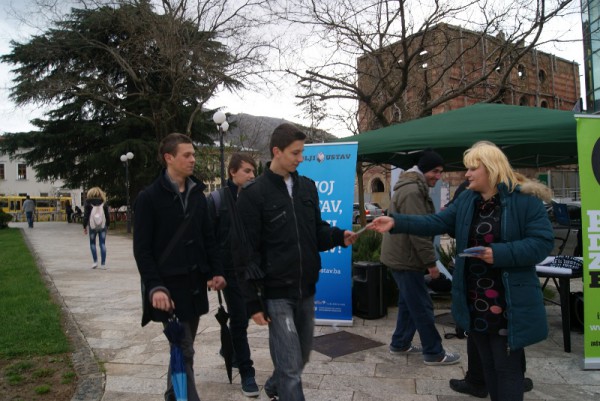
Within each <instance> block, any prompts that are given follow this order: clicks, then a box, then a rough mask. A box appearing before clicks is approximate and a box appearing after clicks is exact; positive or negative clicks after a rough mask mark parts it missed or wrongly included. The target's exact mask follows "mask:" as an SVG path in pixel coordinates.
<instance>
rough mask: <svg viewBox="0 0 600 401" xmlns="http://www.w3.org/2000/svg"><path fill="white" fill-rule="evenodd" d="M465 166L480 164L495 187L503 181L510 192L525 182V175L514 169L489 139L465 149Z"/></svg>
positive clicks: (474, 166) (475, 166)
mask: <svg viewBox="0 0 600 401" xmlns="http://www.w3.org/2000/svg"><path fill="white" fill-rule="evenodd" d="M463 163H464V165H465V167H466V168H477V167H479V165H480V164H483V167H485V169H486V170H487V172H488V174H489V180H490V181H489V183H490V186H492V188H495V187H496V186H497V185H498V184H499V183H504V184H506V186H507V187H508V190H509V191H510V192H512V191H513V190H514V189H515V187H516V186H517V185H520V184H523V183H524V182H525V180H526V179H525V176H523V175H522V174H520V173H517V172H516V171H514V170H513V169H512V167H511V165H510V163H509V161H508V158H507V157H506V155H505V154H504V152H502V150H500V148H499V147H497V146H496V145H495V144H493V143H492V142H489V141H480V142H477V143H475V144H474V145H473V146H471V148H469V149H467V150H466V151H465V153H464V155H463Z"/></svg>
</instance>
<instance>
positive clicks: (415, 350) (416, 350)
mask: <svg viewBox="0 0 600 401" xmlns="http://www.w3.org/2000/svg"><path fill="white" fill-rule="evenodd" d="M422 353H423V347H421V346H418V345H411V346H409V347H408V348H396V347H394V346H393V345H390V354H393V355H404V354H422Z"/></svg>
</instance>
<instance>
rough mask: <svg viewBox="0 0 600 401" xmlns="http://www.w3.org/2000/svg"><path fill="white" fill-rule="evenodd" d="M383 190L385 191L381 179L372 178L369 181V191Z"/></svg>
mask: <svg viewBox="0 0 600 401" xmlns="http://www.w3.org/2000/svg"><path fill="white" fill-rule="evenodd" d="M383 191H385V185H383V182H382V181H381V179H379V178H374V179H373V181H371V192H383Z"/></svg>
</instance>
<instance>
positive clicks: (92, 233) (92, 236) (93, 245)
mask: <svg viewBox="0 0 600 401" xmlns="http://www.w3.org/2000/svg"><path fill="white" fill-rule="evenodd" d="M98 234H100V235H98ZM88 235H89V236H90V250H91V251H92V258H93V259H94V263H98V253H97V251H96V235H98V242H99V243H100V260H101V262H100V264H102V265H103V264H104V263H106V228H105V229H103V230H102V231H95V230H92V229H89V231H88Z"/></svg>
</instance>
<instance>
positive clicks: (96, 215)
mask: <svg viewBox="0 0 600 401" xmlns="http://www.w3.org/2000/svg"><path fill="white" fill-rule="evenodd" d="M109 223H110V215H109V213H108V205H107V204H106V194H105V193H104V191H102V190H101V189H100V188H98V187H94V188H91V189H90V190H89V191H88V192H87V199H86V200H85V205H84V213H83V233H84V234H89V238H90V250H91V251H92V259H93V260H94V263H92V269H95V268H96V267H98V252H97V250H96V237H98V242H99V244H100V268H101V269H106V233H107V231H108V224H109Z"/></svg>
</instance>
